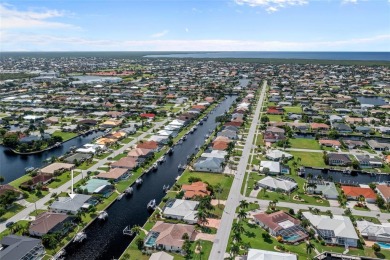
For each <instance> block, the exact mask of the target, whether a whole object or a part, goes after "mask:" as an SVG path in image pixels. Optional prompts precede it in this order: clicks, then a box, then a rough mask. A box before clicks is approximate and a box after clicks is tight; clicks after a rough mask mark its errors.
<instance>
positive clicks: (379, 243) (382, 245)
mask: <svg viewBox="0 0 390 260" xmlns="http://www.w3.org/2000/svg"><path fill="white" fill-rule="evenodd" d="M377 244H378V245H379V246H380V247H381V248H383V249H390V244H389V243H385V242H377Z"/></svg>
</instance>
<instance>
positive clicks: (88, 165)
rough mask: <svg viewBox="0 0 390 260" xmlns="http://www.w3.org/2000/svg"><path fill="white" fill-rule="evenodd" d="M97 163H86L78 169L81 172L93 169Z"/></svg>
mask: <svg viewBox="0 0 390 260" xmlns="http://www.w3.org/2000/svg"><path fill="white" fill-rule="evenodd" d="M96 163H97V162H96V161H92V162H91V163H88V161H84V162H83V163H82V164H80V165H79V166H78V167H77V169H80V170H87V169H89V168H90V167H92V166H93V165H95V164H96Z"/></svg>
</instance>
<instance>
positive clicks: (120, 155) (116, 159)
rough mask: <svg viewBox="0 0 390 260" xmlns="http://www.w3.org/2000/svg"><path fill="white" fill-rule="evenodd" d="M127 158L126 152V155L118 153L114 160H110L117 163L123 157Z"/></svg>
mask: <svg viewBox="0 0 390 260" xmlns="http://www.w3.org/2000/svg"><path fill="white" fill-rule="evenodd" d="M126 156H127V152H126V153H120V154H118V155H117V156H115V157H114V158H112V159H113V160H114V161H118V160H120V159H122V158H123V157H126Z"/></svg>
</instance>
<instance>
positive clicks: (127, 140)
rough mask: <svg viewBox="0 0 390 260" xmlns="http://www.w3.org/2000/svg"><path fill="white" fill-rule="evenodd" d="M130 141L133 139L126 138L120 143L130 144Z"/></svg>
mask: <svg viewBox="0 0 390 260" xmlns="http://www.w3.org/2000/svg"><path fill="white" fill-rule="evenodd" d="M132 140H134V138H132V137H127V138H125V139H122V140H121V142H122V143H126V144H128V143H130V142H131V141H132Z"/></svg>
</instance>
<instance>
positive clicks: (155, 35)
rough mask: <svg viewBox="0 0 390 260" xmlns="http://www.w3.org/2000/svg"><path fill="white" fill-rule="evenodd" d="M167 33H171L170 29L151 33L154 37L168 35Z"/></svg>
mask: <svg viewBox="0 0 390 260" xmlns="http://www.w3.org/2000/svg"><path fill="white" fill-rule="evenodd" d="M167 33H169V31H168V30H164V31H162V32H158V33H154V34H152V35H150V37H152V38H160V37H163V36H164V35H166V34H167Z"/></svg>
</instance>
